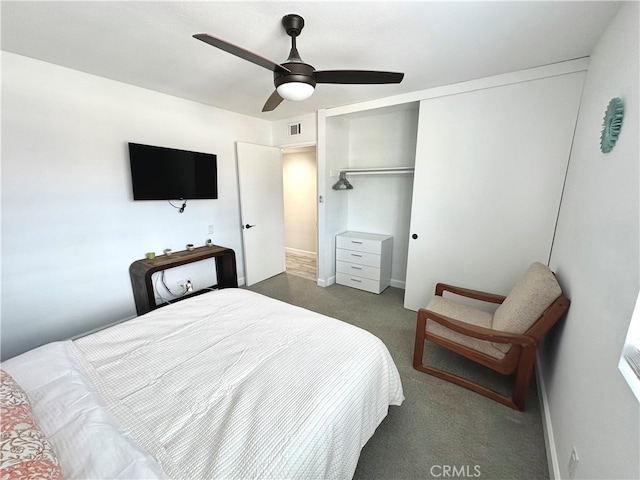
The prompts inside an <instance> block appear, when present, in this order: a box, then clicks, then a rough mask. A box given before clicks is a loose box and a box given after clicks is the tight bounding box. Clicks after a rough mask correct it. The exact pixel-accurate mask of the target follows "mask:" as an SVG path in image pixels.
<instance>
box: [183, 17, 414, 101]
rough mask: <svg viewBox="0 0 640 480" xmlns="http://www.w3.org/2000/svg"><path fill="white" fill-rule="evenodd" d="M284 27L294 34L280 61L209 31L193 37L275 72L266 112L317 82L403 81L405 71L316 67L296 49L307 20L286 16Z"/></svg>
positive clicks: (296, 97)
mask: <svg viewBox="0 0 640 480" xmlns="http://www.w3.org/2000/svg"><path fill="white" fill-rule="evenodd" d="M282 26H283V27H284V29H285V31H286V32H287V35H289V36H290V37H291V51H290V52H289V58H287V60H286V61H285V62H283V63H281V64H280V63H276V62H274V61H272V60H269V59H268V58H265V57H263V56H261V55H258V54H257V53H253V52H251V51H249V50H246V49H244V48H242V47H239V46H238V45H234V44H233V43H230V42H227V41H226V40H223V39H221V38H218V37H215V36H213V35H209V34H207V33H197V34H195V35H194V36H193V37H194V38H197V39H198V40H201V41H203V42H205V43H208V44H209V45H212V46H214V47H216V48H219V49H221V50H224V51H225V52H228V53H231V54H232V55H236V56H237V57H240V58H242V59H244V60H247V61H249V62H252V63H255V64H256V65H259V66H261V67H264V68H266V69H269V70H271V71H273V82H274V84H275V86H276V90H275V91H274V92H273V93H272V94H271V96H270V97H269V98H268V99H267V102H266V103H265V104H264V107H262V111H263V112H270V111H272V110H274V109H275V108H276V107H277V106H278V105H280V103H282V100H285V99H286V100H292V101H300V100H306V99H307V98H309V97H310V96H311V95H312V94H313V91H314V89H315V86H316V84H317V83H342V84H381V83H400V82H401V81H402V78H403V77H404V73H397V72H379V71H375V70H316V69H315V68H313V67H312V66H311V65H309V64H308V63H305V62H303V61H302V59H301V58H300V54H299V53H298V49H297V48H296V37H297V36H298V35H300V32H301V31H302V28H303V27H304V19H303V18H302V17H301V16H300V15H297V14H294V13H292V14H289V15H285V16H284V17H282Z"/></svg>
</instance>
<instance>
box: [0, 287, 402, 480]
mask: <svg viewBox="0 0 640 480" xmlns="http://www.w3.org/2000/svg"><path fill="white" fill-rule="evenodd" d="M64 345H65V348H69V344H64ZM71 348H73V350H74V351H75V357H76V360H77V362H76V363H77V365H76V366H75V368H77V367H78V366H79V367H80V371H81V372H83V373H86V374H87V375H88V377H89V378H91V380H92V384H93V385H94V386H95V388H96V389H97V393H98V396H99V398H100V400H99V403H102V404H104V405H105V406H106V408H107V410H108V411H109V412H111V414H113V415H114V416H115V418H116V419H117V420H116V421H115V423H114V425H115V426H114V427H113V428H114V429H115V430H121V431H123V432H124V438H125V440H127V441H128V443H131V444H132V447H133V448H134V450H136V454H137V451H138V450H143V451H144V452H147V453H148V454H149V455H151V456H152V457H153V458H151V459H146V460H144V461H143V460H142V459H138V458H137V456H136V455H134V456H133V458H129V457H127V458H126V459H125V461H126V463H127V465H128V467H127V468H128V469H129V473H127V474H125V477H126V478H130V476H131V475H130V472H131V471H132V470H131V469H132V468H133V467H132V466H131V465H134V466H135V467H136V468H139V469H140V470H141V472H138V473H140V475H141V476H146V477H149V476H152V475H151V474H152V473H153V474H154V475H155V476H161V475H162V471H163V472H164V473H166V474H167V475H168V476H169V477H171V478H175V479H178V478H184V479H187V478H188V479H196V478H198V479H199V478H212V479H232V478H233V479H235V478H238V479H240V478H241V479H246V478H260V479H263V478H276V479H284V478H287V479H289V478H308V479H331V478H336V479H342V478H345V479H347V478H351V477H352V476H353V472H354V471H355V468H356V464H357V461H358V457H359V454H360V450H361V448H362V447H363V446H364V444H365V443H366V442H367V440H368V439H369V438H370V437H371V435H373V433H374V431H375V429H376V427H377V426H378V425H379V423H380V422H381V421H382V419H383V418H384V417H385V416H386V414H387V410H388V406H389V405H399V404H400V403H401V402H402V400H403V395H402V386H401V383H400V378H399V375H398V372H397V369H396V367H395V365H394V363H393V361H392V359H391V357H390V355H389V353H388V351H387V349H386V347H385V346H384V344H383V343H382V342H381V341H380V340H379V339H378V338H376V337H375V336H373V335H371V334H370V333H368V332H366V331H364V330H361V329H359V328H356V327H354V326H352V325H349V324H346V323H344V322H341V321H338V320H335V319H332V318H329V317H325V316H322V315H319V314H316V313H313V312H310V311H308V310H304V309H302V308H298V307H294V306H292V305H288V304H285V303H282V302H278V301H275V300H272V299H269V298H267V297H263V296H261V295H258V294H255V293H253V292H250V291H247V290H241V289H225V290H220V291H216V292H211V293H208V294H205V295H201V296H198V297H194V298H192V299H189V300H185V301H183V302H179V303H176V304H174V305H170V306H167V307H164V308H161V309H159V310H155V311H153V312H151V313H149V314H147V315H144V316H142V317H138V318H136V319H133V320H130V321H128V322H126V323H123V324H120V325H117V326H115V327H111V328H109V329H106V330H103V331H100V332H97V333H94V334H92V335H89V336H87V337H84V338H81V339H78V340H75V341H74V342H73V345H72V347H71ZM16 360H18V359H16ZM10 362H13V361H10ZM13 366H14V364H10V365H7V364H6V363H5V368H7V370H8V371H9V373H11V374H12V375H14V373H16V370H19V368H18V367H16V368H13ZM14 378H16V380H17V381H18V382H21V378H20V374H18V375H14ZM23 386H24V385H23ZM43 429H44V426H43ZM45 431H46V430H45ZM129 435H130V436H131V440H132V441H129V440H130V439H129ZM52 443H54V448H56V444H55V438H52ZM121 443H122V442H121ZM103 450H104V451H103V452H100V455H106V454H107V453H106V452H107V451H108V450H109V449H108V448H105V449H103ZM59 455H60V454H59ZM153 459H155V460H157V461H158V463H159V464H160V465H161V466H162V471H161V472H160V473H158V472H155V466H154V460H153ZM147 460H148V461H147ZM61 463H62V465H63V469H64V467H65V461H64V459H62V458H61ZM143 471H144V472H145V473H142V472H143ZM64 473H65V474H66V475H67V477H69V478H72V477H74V476H76V475H73V474H71V475H69V473H72V472H67V471H64ZM84 473H86V472H84ZM127 475H128V476H127ZM83 476H84V475H83ZM87 476H91V475H87ZM93 478H96V477H93ZM102 478H106V477H102Z"/></svg>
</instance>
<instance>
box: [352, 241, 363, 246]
mask: <svg viewBox="0 0 640 480" xmlns="http://www.w3.org/2000/svg"><path fill="white" fill-rule="evenodd" d="M351 243H357V244H359V245H362V242H358V241H357V240H351Z"/></svg>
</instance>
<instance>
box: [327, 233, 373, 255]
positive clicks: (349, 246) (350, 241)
mask: <svg viewBox="0 0 640 480" xmlns="http://www.w3.org/2000/svg"><path fill="white" fill-rule="evenodd" d="M336 248H344V249H346V250H356V251H358V252H365V253H375V254H376V255H380V253H381V251H382V243H381V242H380V240H374V239H370V238H366V237H363V238H358V237H351V236H347V235H338V236H337V237H336Z"/></svg>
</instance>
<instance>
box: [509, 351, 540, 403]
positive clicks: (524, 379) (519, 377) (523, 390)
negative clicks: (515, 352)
mask: <svg viewBox="0 0 640 480" xmlns="http://www.w3.org/2000/svg"><path fill="white" fill-rule="evenodd" d="M535 362H536V345H535V344H533V345H527V346H525V347H523V348H522V353H521V354H520V363H519V365H518V370H516V379H515V383H514V385H513V395H512V399H513V403H514V405H515V406H516V408H517V409H518V410H524V403H525V401H526V400H527V393H528V392H529V385H530V384H531V375H532V373H533V366H534V365H535Z"/></svg>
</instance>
